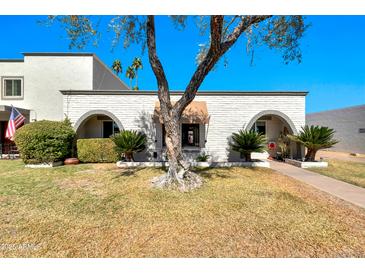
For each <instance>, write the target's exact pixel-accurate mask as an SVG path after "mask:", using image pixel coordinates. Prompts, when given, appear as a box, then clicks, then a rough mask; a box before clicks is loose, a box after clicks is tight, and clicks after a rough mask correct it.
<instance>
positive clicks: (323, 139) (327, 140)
mask: <svg viewBox="0 0 365 274" xmlns="http://www.w3.org/2000/svg"><path fill="white" fill-rule="evenodd" d="M334 134H335V131H334V130H333V129H332V128H328V127H321V126H308V125H306V126H304V127H302V131H301V132H300V133H299V134H298V135H289V138H290V139H291V140H293V141H295V142H299V143H301V144H303V145H304V146H305V147H306V148H307V153H306V155H305V161H311V162H312V161H314V160H315V158H316V153H317V151H318V150H320V149H324V148H330V147H332V146H334V145H335V144H337V143H338V141H337V140H335V139H333V135H334Z"/></svg>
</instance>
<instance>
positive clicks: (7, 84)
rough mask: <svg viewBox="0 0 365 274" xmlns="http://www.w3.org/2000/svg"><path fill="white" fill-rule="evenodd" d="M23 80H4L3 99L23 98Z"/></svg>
mask: <svg viewBox="0 0 365 274" xmlns="http://www.w3.org/2000/svg"><path fill="white" fill-rule="evenodd" d="M22 97H23V78H3V98H22Z"/></svg>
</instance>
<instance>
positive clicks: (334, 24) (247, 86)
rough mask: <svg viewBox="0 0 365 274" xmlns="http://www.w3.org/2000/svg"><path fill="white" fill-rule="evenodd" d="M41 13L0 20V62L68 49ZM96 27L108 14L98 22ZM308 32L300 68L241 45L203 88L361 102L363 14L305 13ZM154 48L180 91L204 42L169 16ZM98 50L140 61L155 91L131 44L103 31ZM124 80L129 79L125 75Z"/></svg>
mask: <svg viewBox="0 0 365 274" xmlns="http://www.w3.org/2000/svg"><path fill="white" fill-rule="evenodd" d="M44 18H45V17H44V16H0V26H1V27H0V29H1V37H2V43H1V44H0V58H22V55H21V52H42V51H46V52H67V51H77V50H76V49H72V50H70V49H69V41H67V39H66V36H65V33H64V32H63V31H62V30H61V29H60V28H59V27H57V26H53V27H46V26H43V25H39V24H38V23H37V21H38V20H40V19H44ZM101 20H102V21H101V24H100V28H101V29H105V28H103V27H104V26H106V24H107V22H108V21H109V17H103V18H102V19H101ZM306 20H307V22H308V23H311V27H310V28H309V29H308V30H307V32H306V34H305V37H304V38H303V39H302V41H301V48H302V53H303V60H302V63H300V64H297V63H291V64H289V65H285V64H284V63H283V61H282V58H281V55H280V53H279V52H276V51H273V50H269V49H267V48H265V47H262V48H260V49H258V50H256V51H255V59H254V64H250V57H249V56H248V55H247V54H246V51H245V45H244V43H243V41H242V40H241V41H238V44H237V45H236V46H235V47H234V48H233V49H232V50H231V51H230V52H229V53H228V56H227V57H228V60H229V64H228V66H227V67H224V66H223V65H222V62H221V63H220V65H219V66H218V67H217V68H216V69H215V70H214V71H212V72H211V73H210V74H209V75H208V76H207V78H206V79H205V81H204V83H203V85H202V87H201V90H255V91H256V90H270V91H271V90H272V91H275V90H306V91H309V95H308V96H307V108H306V109H307V112H315V111H321V110H328V109H334V108H341V107H347V106H353V105H360V104H365V69H364V66H365V28H364V26H365V16H308V17H306ZM156 29H157V30H156V33H157V50H158V53H159V55H160V58H161V60H162V63H163V65H164V67H165V70H166V74H167V77H168V80H169V85H170V89H178V90H182V89H184V88H185V86H186V84H187V83H188V81H189V79H190V77H191V75H192V73H193V72H194V70H195V68H196V64H195V56H196V53H197V51H198V44H199V43H202V42H204V40H205V39H204V37H201V36H199V34H198V31H197V30H196V28H195V26H194V24H192V22H190V21H189V22H188V26H187V28H186V30H185V31H182V32H181V31H177V30H175V29H174V27H173V25H172V24H171V22H170V20H169V18H167V17H164V16H163V17H158V18H157V19H156ZM103 38H104V39H102V40H101V41H100V42H99V45H98V47H94V46H93V45H89V46H87V47H86V48H85V49H84V50H82V51H87V52H95V53H96V54H97V55H98V56H99V57H100V58H101V59H102V60H103V61H104V62H105V63H106V64H107V65H111V63H112V61H113V60H114V59H115V58H119V59H120V60H121V61H122V64H123V70H124V72H125V70H126V67H127V66H128V65H130V63H131V62H132V59H133V58H134V57H135V56H142V60H143V63H144V69H143V70H142V71H141V72H140V73H139V87H140V89H146V90H153V89H156V80H155V78H154V75H153V73H152V71H151V69H150V66H149V63H148V58H147V52H146V53H145V54H144V55H141V53H140V49H139V47H137V46H133V47H131V48H129V49H127V50H125V49H123V48H122V46H119V47H117V48H115V49H114V50H112V49H111V40H112V34H111V33H107V32H106V33H104V35H103ZM124 72H123V76H122V78H123V80H125V82H126V83H129V82H128V79H126V78H125V77H124Z"/></svg>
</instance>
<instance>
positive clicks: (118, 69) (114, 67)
mask: <svg viewBox="0 0 365 274" xmlns="http://www.w3.org/2000/svg"><path fill="white" fill-rule="evenodd" d="M112 70H113V71H114V72H115V74H116V75H119V73H122V72H123V67H122V62H121V61H120V60H119V59H115V60H114V61H113V64H112Z"/></svg>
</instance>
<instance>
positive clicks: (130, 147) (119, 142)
mask: <svg viewBox="0 0 365 274" xmlns="http://www.w3.org/2000/svg"><path fill="white" fill-rule="evenodd" d="M111 139H112V140H113V141H114V143H115V145H116V148H115V149H116V151H117V152H118V153H119V154H124V157H125V159H126V160H127V161H134V153H136V152H141V151H143V150H144V149H145V148H146V142H147V138H146V135H145V134H144V133H142V132H138V131H135V130H123V131H121V132H120V133H118V134H116V135H114V136H113V137H111Z"/></svg>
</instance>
